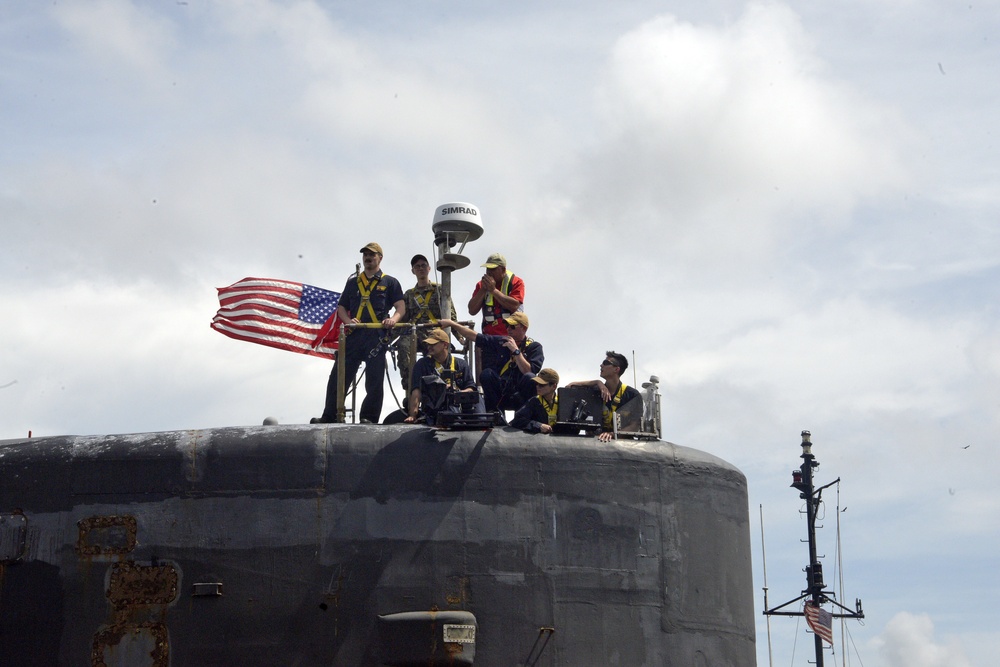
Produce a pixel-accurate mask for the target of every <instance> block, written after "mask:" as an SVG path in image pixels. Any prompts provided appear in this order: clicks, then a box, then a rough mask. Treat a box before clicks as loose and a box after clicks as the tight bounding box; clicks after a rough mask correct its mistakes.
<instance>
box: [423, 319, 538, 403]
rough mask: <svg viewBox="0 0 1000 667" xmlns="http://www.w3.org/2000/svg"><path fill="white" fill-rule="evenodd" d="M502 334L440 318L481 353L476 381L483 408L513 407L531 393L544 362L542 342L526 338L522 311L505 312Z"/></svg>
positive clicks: (532, 394) (526, 320) (442, 323)
mask: <svg viewBox="0 0 1000 667" xmlns="http://www.w3.org/2000/svg"><path fill="white" fill-rule="evenodd" d="M502 323H503V326H504V329H505V330H506V331H505V335H502V336H499V335H495V334H487V333H476V331H474V330H473V329H470V328H468V327H466V326H463V325H461V324H458V323H457V322H453V321H451V320H441V321H440V324H441V326H444V327H452V329H453V330H454V331H455V332H456V333H458V334H461V335H462V336H465V338H466V339H467V340H472V341H475V343H476V347H477V349H479V350H481V351H482V353H483V355H482V358H483V371H482V373H481V374H480V375H479V384H480V385H482V387H483V398H484V399H485V400H486V411H487V412H493V411H499V412H501V413H502V412H503V411H504V410H517V409H518V408H520V407H521V406H522V405H524V404H525V403H526V402H527V400H528V399H529V398H531V397H532V396H534V395H535V383H534V382H532V380H531V379H532V378H533V377H535V373H537V372H538V371H540V370H541V369H542V364H543V363H545V352H544V351H543V350H542V344H541V343H539V342H538V341H536V340H532V339H530V338H528V324H529V323H528V316H527V314H525V313H523V312H516V313H512V314H510V315H508V316H507V317H506V318H505V319H504V320H503V321H502Z"/></svg>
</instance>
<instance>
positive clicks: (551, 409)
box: [535, 394, 559, 426]
mask: <svg viewBox="0 0 1000 667" xmlns="http://www.w3.org/2000/svg"><path fill="white" fill-rule="evenodd" d="M535 398H537V399H538V402H539V403H541V404H542V407H543V408H545V414H547V415H548V416H549V426H552V425H553V424H555V423H556V417H557V415H558V414H559V394H556V395H555V398H554V399H552V405H549V404H548V403H546V402H545V399H544V398H542V397H541V396H536V397H535Z"/></svg>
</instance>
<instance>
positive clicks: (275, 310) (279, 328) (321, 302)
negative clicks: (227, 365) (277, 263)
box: [211, 278, 340, 359]
mask: <svg viewBox="0 0 1000 667" xmlns="http://www.w3.org/2000/svg"><path fill="white" fill-rule="evenodd" d="M218 290H219V306H220V307H219V312H217V313H216V314H215V317H214V318H212V324H211V326H212V328H213V329H215V330H216V331H218V332H219V333H221V334H223V335H225V336H229V337H230V338H235V339H237V340H245V341H249V342H251V343H259V344H260V345H267V346H269V347H276V348H278V349H281V350H289V351H291V352H299V353H301V354H311V355H314V356H317V357H326V358H327V359H332V358H333V357H334V354H335V352H336V349H337V334H338V328H339V327H338V326H337V325H338V323H339V318H338V317H337V303H339V302H340V294H339V293H338V292H331V291H329V290H325V289H320V288H319V287H313V286H312V285H304V284H302V283H296V282H291V281H289V280H273V279H270V278H244V279H243V280H240V281H239V282H236V283H233V284H232V285H230V286H229V287H220V288H218Z"/></svg>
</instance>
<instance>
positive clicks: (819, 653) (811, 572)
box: [795, 431, 826, 667]
mask: <svg viewBox="0 0 1000 667" xmlns="http://www.w3.org/2000/svg"><path fill="white" fill-rule="evenodd" d="M811 437H812V434H811V433H810V432H809V431H802V467H801V468H800V469H799V470H800V471H801V474H802V482H801V485H800V484H798V483H796V484H795V486H796V488H798V489H799V491H801V493H800V494H799V497H800V498H802V499H803V500H805V501H806V518H807V519H808V521H807V523H808V526H809V565H808V566H807V567H806V583H807V587H806V592H807V593H808V594H809V598H810V599H811V600H812V603H813V604H814V605H815V606H816V607H817V608H819V606H820V603H821V602H822V601H823V599H824V598H823V589H824V588H826V585H825V584H824V583H823V566H822V565H821V564H820V562H819V558H818V557H817V556H816V514H817V512H818V511H819V502H820V501H819V498H818V497H816V496H815V495H814V493H815V491H814V490H813V474H812V473H813V468H816V467H818V466H819V461H817V460H816V457H815V456H813V453H812V441H811V440H810V438H811ZM813 642H814V644H815V646H816V667H823V638H822V637H820V636H819V634H818V633H814V634H813Z"/></svg>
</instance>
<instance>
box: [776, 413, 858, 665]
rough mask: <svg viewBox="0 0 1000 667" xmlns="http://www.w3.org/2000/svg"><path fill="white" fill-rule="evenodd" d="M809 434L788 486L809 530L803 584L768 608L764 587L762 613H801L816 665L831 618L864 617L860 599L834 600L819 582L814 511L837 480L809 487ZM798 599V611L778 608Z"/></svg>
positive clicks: (820, 567) (829, 637)
mask: <svg viewBox="0 0 1000 667" xmlns="http://www.w3.org/2000/svg"><path fill="white" fill-rule="evenodd" d="M811 437H812V434H811V433H810V432H809V431H802V467H801V468H799V469H798V470H793V471H792V487H794V488H796V489H798V490H799V492H800V493H799V497H800V498H802V499H803V500H805V501H806V518H807V527H808V528H807V529H808V533H809V564H808V565H807V566H806V569H805V572H806V588H805V590H803V591H802V594H801V595H799V596H798V597H797V598H794V599H792V600H789V601H788V602H785V603H784V604H780V605H778V606H777V607H774V608H772V609H768V608H767V588H766V587H765V589H764V615H765V616H805V618H806V623H808V624H809V627H810V628H811V629H812V631H813V632H814V633H815V636H814V643H815V647H816V665H817V667H823V642H824V641H826V642H827V643H829V644H830V645H831V646H832V645H833V619H834V618H856V619H862V618H864V617H865V613H864V611H863V610H862V609H861V600H860V598H859V599H856V600H855V602H854V605H855V609H854V610H851V609H848V608H847V607H845V606H844V605H842V604H840V603H839V602H837V600H836V599H835V598H836V594H835V593H834V592H833V591H830V590H826V584H825V583H824V582H823V565H822V563H820V562H819V557H818V556H817V555H816V515H817V513H818V510H819V506H820V503H821V502H822V497H823V490H824V489H827V488H829V487H831V486H833V485H834V484H837V483H839V482H840V478H839V477H838V478H837V479H835V480H834V481H832V482H830V483H829V484H826V485H824V486H821V487H819V488H818V489H816V488H814V487H813V468H818V467H819V461H817V460H816V457H815V456H813V453H812V442H811V440H810V438H811ZM799 600H805V603H804V604H803V606H802V610H801V611H781V610H782V609H784V608H786V607H789V606H790V605H793V604H795V603H796V602H798V601H799ZM828 603H829V604H831V605H833V607H834V610H833V611H832V612H831V611H827V610H825V609H823V605H824V604H828Z"/></svg>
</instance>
